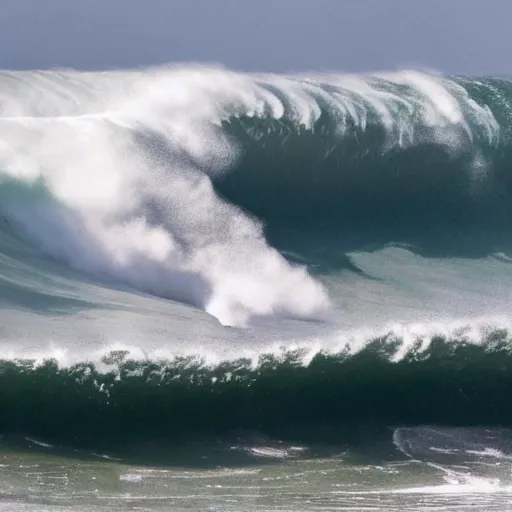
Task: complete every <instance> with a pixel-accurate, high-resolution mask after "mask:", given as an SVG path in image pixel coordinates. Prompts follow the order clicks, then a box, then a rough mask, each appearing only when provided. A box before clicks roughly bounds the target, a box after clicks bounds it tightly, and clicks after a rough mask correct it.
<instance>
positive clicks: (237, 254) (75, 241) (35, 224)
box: [0, 66, 499, 325]
mask: <svg viewBox="0 0 512 512" xmlns="http://www.w3.org/2000/svg"><path fill="white" fill-rule="evenodd" d="M383 79H385V80H387V81H388V82H389V84H391V85H393V84H394V85H395V86H403V85H406V86H407V91H408V92H406V93H403V91H401V92H400V94H398V93H397V94H394V93H392V92H383V90H382V87H380V86H379V84H378V83H377V82H378V80H383ZM326 84H328V85H329V87H330V89H329V90H330V92H326V89H325V85H326ZM271 88H273V89H271ZM276 89H277V90H278V91H279V95H278V94H275V93H274V92H271V90H276ZM282 98H285V99H286V101H283V99H282ZM320 101H322V102H326V101H327V102H328V103H329V105H330V106H331V107H332V108H333V109H334V110H335V111H337V112H338V115H339V126H340V130H341V131H342V129H343V126H346V125H347V120H348V119H351V120H352V122H353V123H356V124H357V125H358V126H360V127H362V128H364V127H365V125H366V123H367V119H368V116H369V115H370V111H371V112H373V114H372V115H377V116H378V117H379V121H380V122H381V124H382V125H383V126H384V127H386V130H387V132H388V135H389V143H390V144H399V145H404V144H412V143H414V142H415V141H416V138H417V135H416V134H415V133H414V129H413V124H414V123H417V122H418V117H419V119H420V122H423V123H424V124H425V126H430V127H432V126H433V127H437V126H439V129H440V131H439V133H440V137H441V138H442V140H443V141H444V142H445V143H446V144H447V145H448V146H450V147H451V146H453V147H454V148H456V147H457V144H458V141H457V137H456V134H457V133H460V130H461V129H462V130H463V131H465V132H466V133H469V132H470V129H469V123H468V119H467V116H470V117H471V118H472V120H473V121H474V120H475V119H476V120H477V121H478V123H480V124H481V125H483V126H485V128H486V130H487V133H488V135H489V139H490V140H491V139H495V138H496V137H497V133H498V131H499V130H498V127H497V124H496V122H495V120H494V118H493V117H492V114H490V112H489V111H488V110H486V109H484V108H482V107H480V106H478V105H477V104H475V103H474V102H471V101H470V100H469V99H468V97H467V94H464V91H463V89H462V88H461V87H459V86H457V85H456V84H454V83H453V82H450V81H448V80H446V79H443V78H441V77H436V76H433V75H432V76H430V75H426V74H420V73H412V72H399V73H395V74H392V75H387V76H386V77H384V78H382V77H380V78H379V77H350V76H337V77H332V76H310V77H277V76H273V75H244V74H239V73H233V72H229V71H226V70H223V69H215V68H205V67H200V66H191V67H184V68H160V69H150V70H144V71H130V72H104V73H79V72H74V71H64V72H27V73H14V72H13V73H3V74H2V75H1V78H0V104H1V105H2V109H1V112H0V115H1V117H0V178H1V179H2V180H3V181H9V182H10V183H11V187H10V188H9V191H8V193H4V197H2V198H1V201H2V209H3V210H4V211H5V212H7V213H8V215H10V216H11V217H12V218H14V219H15V220H16V221H17V222H19V223H20V224H21V225H22V226H23V227H24V229H25V230H26V232H27V233H28V234H30V236H31V237H33V238H34V239H36V240H37V241H38V242H39V243H40V244H41V245H42V247H43V248H44V249H45V250H46V251H48V252H49V253H51V254H54V255H56V256H57V257H59V258H63V259H65V260H66V261H67V262H68V263H69V264H70V265H72V266H74V267H76V268H78V269H81V270H85V271H87V272H90V273H93V274H96V275H100V276H103V277H110V278H113V279H115V280H116V281H121V282H123V283H126V284H128V285H130V286H133V287H136V288H138V289H141V290H143V291H147V292H150V293H153V294H156V295H159V296H162V297H166V298H171V299H176V300H179V301H183V302H187V303H190V304H193V305H195V306H197V307H200V308H202V309H204V310H206V311H207V312H209V313H211V314H212V315H214V316H216V317H217V318H218V319H219V320H220V321H221V323H223V324H227V325H245V324H247V323H248V322H250V321H251V320H253V319H255V318H257V317H259V316H266V315H285V316H294V317H303V318H320V317H323V315H324V314H325V312H326V310H327V309H328V306H329V301H328V297H327V294H326V291H325V290H324V288H323V287H322V285H321V284H319V283H318V282H316V281H314V280H313V279H312V278H311V277H310V276H309V275H308V274H307V272H306V271H305V270H304V269H303V268H299V267H292V266H290V265H289V264H288V263H287V262H286V261H285V260H284V259H283V258H282V256H281V255H279V254H278V252H277V251H275V250H273V249H272V248H270V247H269V246H268V245H267V243H266V241H265V239H264V237H263V233H262V227H261V225H260V224H259V223H258V222H256V221H254V220H253V219H249V218H248V217H247V216H246V215H245V214H244V213H243V212H242V211H240V210H239V209H238V208H236V207H234V206H232V205H229V204H227V203H226V202H224V201H223V200H221V199H220V198H219V197H218V196H217V195H216V194H215V192H214V190H213V187H212V183H211V180H210V178H211V176H213V175H215V174H218V173H221V172H225V171H226V170H228V169H229V168H230V167H231V166H232V165H233V163H234V162H235V161H236V160H237V158H238V156H239V155H238V147H237V146H236V144H235V143H234V142H233V141H232V140H230V139H229V138H228V137H227V136H226V135H225V134H224V133H223V132H222V130H221V128H220V123H221V121H222V120H223V119H226V118H228V117H229V116H233V115H237V114H241V113H243V114H245V115H249V116H263V115H271V116H273V117H275V118H278V119H279V118H281V117H283V116H286V117H287V118H288V119H291V120H294V121H295V122H296V123H297V124H304V125H305V126H306V127H308V128H311V127H312V126H313V124H314V122H315V121H316V120H317V119H318V118H319V116H320V113H321V108H320V103H319V102H320ZM404 108H405V109H407V110H408V111H410V112H413V111H414V112H415V113H416V114H415V116H411V117H410V120H409V122H408V121H407V119H405V120H404V117H403V116H397V115H396V112H397V111H398V109H404ZM375 113H376V114H375ZM413 118H416V120H415V121H414V123H413V121H412V119H413ZM408 123H409V124H408ZM478 123H477V124H478ZM451 128H453V129H454V134H453V137H451V138H450V137H449V133H450V129H451ZM433 133H436V131H435V130H434V132H433Z"/></svg>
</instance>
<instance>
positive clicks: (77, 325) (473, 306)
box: [0, 65, 512, 511]
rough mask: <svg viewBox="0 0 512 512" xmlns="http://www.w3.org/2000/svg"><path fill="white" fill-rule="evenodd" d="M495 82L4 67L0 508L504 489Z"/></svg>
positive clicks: (157, 505) (446, 505)
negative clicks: (48, 69) (28, 70)
mask: <svg viewBox="0 0 512 512" xmlns="http://www.w3.org/2000/svg"><path fill="white" fill-rule="evenodd" d="M511 166H512V83H511V82H510V81H509V80H508V79H507V78H498V77H483V78H471V79H469V78H465V77H456V76H444V75H441V74H437V73H434V72H428V73H427V72H419V71H414V70H402V71H395V72H385V73H384V72H383V73H374V74H367V75H349V74H342V73H338V74H336V73H329V74H328V73H323V74H321V73H310V74H303V75H293V76H292V75H269V74H244V73H238V72H233V71H230V70H227V69H224V68H220V67H212V66H200V65H189V66H185V65H181V66H166V67H158V68H150V69H139V70H125V71H121V70H120V71H109V72H94V73H93V72H79V71H74V70H54V71H44V72H43V71H31V72H18V71H16V72H15V71H12V72H11V71H2V72H0V434H1V436H2V437H1V439H0V459H1V460H0V474H1V478H0V510H20V511H21V510H23V511H25V510H27V511H28V510H30V511H32V510H34V511H43V510H45V511H46V510H52V511H53V510H59V511H60V510H73V511H75V510H76V511H79V510H211V511H223V510H229V511H232V510H233V511H234V510H243V511H245V510H290V511H292V510H293V511H296V510H297V511H299V510H324V511H326V510H479V511H481V510H512V472H511V470H512V430H510V429H509V428H510V427H511V426H512V405H511V402H510V398H509V392H510V389H512V388H511V386H512V331H511V326H512V315H511V313H510V307H509V305H510V301H511V299H512V267H511V263H512V251H511V249H512V245H511V241H510V227H509V226H510V221H511V220H512V201H511V200H512V171H511Z"/></svg>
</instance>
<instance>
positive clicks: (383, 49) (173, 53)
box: [0, 0, 512, 74]
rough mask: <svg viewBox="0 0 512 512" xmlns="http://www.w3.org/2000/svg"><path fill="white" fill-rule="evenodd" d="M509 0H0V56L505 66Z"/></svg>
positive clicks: (506, 69) (9, 63)
mask: <svg viewBox="0 0 512 512" xmlns="http://www.w3.org/2000/svg"><path fill="white" fill-rule="evenodd" d="M511 26H512V0H0V68H4V69H5V68H10V69H33V68H49V67H74V68H78V69H105V68H121V67H136V66H145V65H150V64H160V63H166V62H175V61H196V62H197V61H199V62H218V63H222V64H224V65H226V66H228V67H230V68H234V69H244V70H262V71H299V70H311V69H313V70H344V71H369V70H380V69H395V68H397V67H403V66H415V67H427V68H434V69H438V70H440V71H446V72H452V73H464V74H491V73H493V74H494V73H497V74H512V55H511V49H512V28H511Z"/></svg>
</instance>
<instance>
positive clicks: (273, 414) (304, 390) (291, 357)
mask: <svg viewBox="0 0 512 512" xmlns="http://www.w3.org/2000/svg"><path fill="white" fill-rule="evenodd" d="M404 343H405V342H404V340H403V339H401V338H399V337H397V336H396V335H394V334H392V333H390V334H388V335H385V336H382V337H378V338H374V339H371V340H370V341H368V342H367V343H366V344H365V346H364V347H363V348H362V349H360V350H359V351H357V352H354V351H353V350H351V349H350V348H349V347H347V348H346V349H345V350H342V351H340V352H338V353H333V354H327V353H324V352H319V353H317V354H316V355H314V356H313V357H312V358H310V359H309V360H308V361H307V362H305V357H304V356H305V354H304V351H302V350H300V349H298V350H285V351H282V352H281V353H274V354H270V353H263V354H260V356H259V357H258V358H257V359H256V360H253V359H250V358H239V359H235V360H230V361H224V362H219V363H216V364H207V363H206V362H205V361H204V360H203V359H201V357H194V356H189V357H175V358H174V359H169V360H134V359H131V358H130V356H129V354H128V352H127V351H113V352H111V353H109V354H108V355H106V356H105V357H104V358H103V360H102V362H101V363H96V364H94V363H92V362H91V363H86V362H84V363H79V364H75V365H73V366H70V367H63V366H60V365H59V363H58V362H57V361H56V360H45V361H43V362H41V363H36V362H35V361H33V360H21V359H18V360H10V361H8V360H3V361H1V363H0V387H1V388H2V390H4V391H3V393H2V397H1V398H0V431H1V432H3V433H6V434H16V435H22V436H25V437H30V438H37V439H44V440H45V442H48V443H63V444H68V445H77V446H83V447H87V448H93V449H96V448H98V449H111V448H116V447H121V446H123V443H125V442H129V441H130V442H132V441H134V440H139V441H143V440H144V439H146V440H147V439H161V440H164V441H166V442H168V443H174V442H178V441H179V440H181V439H190V438H192V439H194V438H198V437H201V436H205V437H210V438H211V437H216V436H217V437H218V436H221V437H222V436H225V435H228V434H230V433H233V432H235V433H236V432H240V431H246V432H247V431H248V432H258V433H260V434H261V435H268V436H273V437H274V438H279V439H284V440H286V439H293V440H298V441H300V439H299V438H300V437H301V436H302V435H303V434H304V432H306V431H308V429H314V428H318V427H322V428H327V429H337V428H339V427H342V426H347V425H358V424H362V425H364V424H372V425H382V426H386V425H394V426H399V425H400V426H407V425H421V424H438V425H452V426H453V425H459V426H461V425H481V424H486V425H511V424H512V406H511V404H510V400H509V396H508V390H509V389H510V386H511V385H512V334H511V332H510V331H509V330H507V329H496V328H495V329H490V330H488V331H487V332H486V333H484V334H483V337H482V339H480V340H479V343H478V344H475V343H474V341H472V340H470V339H468V337H467V336H466V335H464V334H463V333H461V334H459V335H458V336H457V335H456V334H453V335H452V336H451V337H446V336H434V337H433V338H432V339H430V342H429V343H426V341H425V339H422V338H418V339H416V340H415V341H414V340H413V342H412V343H408V344H407V349H406V350H404ZM309 441H311V439H309Z"/></svg>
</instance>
